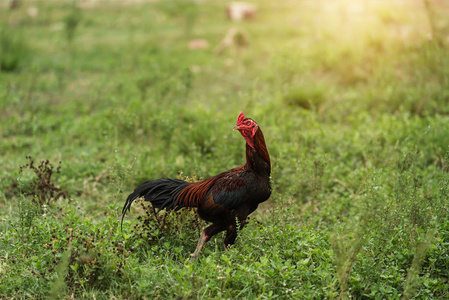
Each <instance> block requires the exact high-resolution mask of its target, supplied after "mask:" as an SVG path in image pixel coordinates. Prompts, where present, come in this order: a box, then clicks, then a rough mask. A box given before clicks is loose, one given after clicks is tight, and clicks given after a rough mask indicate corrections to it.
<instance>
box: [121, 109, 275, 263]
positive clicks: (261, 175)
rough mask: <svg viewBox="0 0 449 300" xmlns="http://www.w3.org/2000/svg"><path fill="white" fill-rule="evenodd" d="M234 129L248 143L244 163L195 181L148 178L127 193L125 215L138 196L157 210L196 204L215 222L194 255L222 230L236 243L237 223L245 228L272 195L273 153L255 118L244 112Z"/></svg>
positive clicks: (209, 227) (226, 238)
mask: <svg viewBox="0 0 449 300" xmlns="http://www.w3.org/2000/svg"><path fill="white" fill-rule="evenodd" d="M234 129H237V130H239V131H240V133H241V134H242V136H243V137H244V138H245V140H246V142H247V143H246V163H245V164H244V165H243V166H241V167H238V168H234V169H231V170H229V171H226V172H223V173H220V174H218V175H216V176H214V177H210V178H208V179H205V180H203V181H200V182H194V183H189V182H186V181H183V180H178V179H168V178H166V179H157V180H151V181H147V182H145V183H143V184H142V185H140V186H138V187H137V188H136V189H135V190H134V192H133V193H132V194H130V195H129V196H128V199H127V200H126V203H125V206H124V207H123V211H122V213H123V216H124V215H125V213H126V211H127V210H129V209H130V207H131V204H132V202H133V201H134V200H135V199H137V198H139V197H145V201H150V202H151V204H152V206H153V207H154V208H158V209H164V208H165V209H167V210H170V209H178V208H181V207H197V208H198V214H199V216H200V217H201V218H202V219H203V220H206V221H208V222H211V223H212V224H211V225H210V226H208V227H206V229H204V231H203V233H202V234H201V237H200V240H199V242H198V246H197V248H196V250H195V252H194V253H193V255H192V257H193V258H196V257H197V256H198V254H199V252H200V251H201V248H202V247H203V245H204V244H205V243H206V242H207V241H208V240H209V239H210V238H211V237H212V236H214V235H215V234H217V233H219V232H221V231H226V237H225V240H224V244H225V247H227V246H228V245H232V244H234V242H235V239H236V237H237V224H239V226H240V229H242V228H243V226H244V225H245V223H246V219H247V217H248V215H249V214H251V213H252V212H253V211H255V210H256V208H257V206H258V205H259V204H260V203H262V202H264V201H266V200H267V199H268V198H269V197H270V194H271V187H270V172H271V165H270V156H269V155H268V151H267V148H266V145H265V139H264V136H263V133H262V131H261V129H260V128H259V126H258V125H257V124H256V122H254V121H253V120H252V119H248V118H246V119H245V117H244V115H243V113H241V114H240V115H239V118H238V119H237V125H236V126H235V127H234ZM237 220H238V223H237ZM122 221H123V218H122Z"/></svg>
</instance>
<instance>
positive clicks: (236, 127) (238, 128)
mask: <svg viewBox="0 0 449 300" xmlns="http://www.w3.org/2000/svg"><path fill="white" fill-rule="evenodd" d="M232 130H240V127H239V126H238V125H235V126H234V129H232Z"/></svg>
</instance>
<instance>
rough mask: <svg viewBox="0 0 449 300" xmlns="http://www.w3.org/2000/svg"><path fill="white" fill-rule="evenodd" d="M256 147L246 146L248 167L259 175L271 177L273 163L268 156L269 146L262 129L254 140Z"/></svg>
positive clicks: (255, 135)
mask: <svg viewBox="0 0 449 300" xmlns="http://www.w3.org/2000/svg"><path fill="white" fill-rule="evenodd" d="M253 143H254V147H251V146H250V145H249V144H248V143H247V144H246V165H245V166H246V167H247V168H249V169H252V170H254V171H255V172H256V173H258V174H259V175H266V176H268V177H269V176H270V173H271V162H270V155H269V154H268V150H267V145H266V144H265V138H264V136H263V133H262V130H261V129H260V127H259V128H258V129H257V131H256V133H255V134H254V138H253Z"/></svg>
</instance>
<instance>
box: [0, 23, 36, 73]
mask: <svg viewBox="0 0 449 300" xmlns="http://www.w3.org/2000/svg"><path fill="white" fill-rule="evenodd" d="M29 53H30V51H29V46H28V44H27V43H26V42H25V38H24V36H23V33H22V32H21V31H20V30H19V29H13V28H8V27H6V26H0V71H4V72H14V71H17V70H19V69H20V68H21V67H22V66H23V65H24V63H25V62H26V61H27V57H28V55H29Z"/></svg>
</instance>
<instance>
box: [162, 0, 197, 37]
mask: <svg viewBox="0 0 449 300" xmlns="http://www.w3.org/2000/svg"><path fill="white" fill-rule="evenodd" d="M159 9H160V10H161V11H162V12H163V13H165V14H166V15H167V16H169V17H171V18H174V19H178V20H181V22H182V23H183V26H184V36H185V37H189V36H190V35H191V33H192V31H193V27H194V25H195V23H196V22H197V19H198V16H199V6H198V4H197V1H195V0H167V1H162V2H160V4H159Z"/></svg>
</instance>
